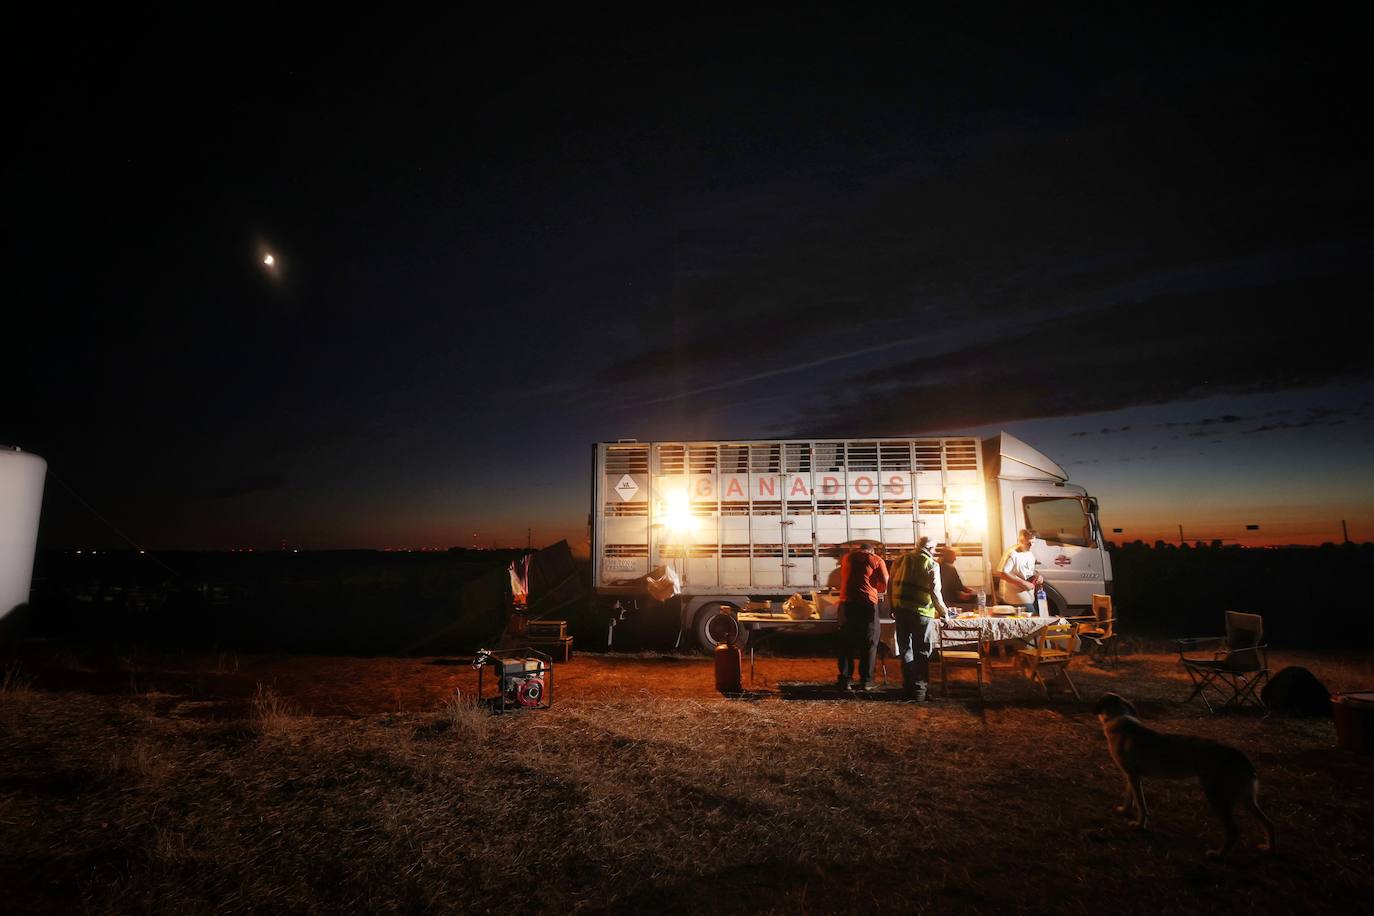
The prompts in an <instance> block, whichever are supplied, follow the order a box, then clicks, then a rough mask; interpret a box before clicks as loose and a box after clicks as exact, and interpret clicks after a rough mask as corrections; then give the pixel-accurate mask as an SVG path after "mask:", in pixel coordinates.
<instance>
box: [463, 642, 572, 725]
mask: <svg viewBox="0 0 1374 916" xmlns="http://www.w3.org/2000/svg"><path fill="white" fill-rule="evenodd" d="M472 667H474V668H476V669H477V701H478V702H479V703H487V704H489V705H490V706H491V708H492V710H493V711H495V712H505V711H506V710H508V709H548V708H549V707H550V706H552V705H553V659H551V658H549V656H547V655H545V654H544V653H543V652H540V651H538V650H536V649H481V650H479V651H478V653H477V655H476V656H475V657H474V658H473V659H472ZM489 669H490V670H491V672H492V674H491V677H493V678H495V681H496V692H495V693H494V694H493V695H491V696H487V695H485V693H484V686H485V684H484V681H485V680H486V679H487V671H488V670H489Z"/></svg>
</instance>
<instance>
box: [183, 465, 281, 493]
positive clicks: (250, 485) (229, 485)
mask: <svg viewBox="0 0 1374 916" xmlns="http://www.w3.org/2000/svg"><path fill="white" fill-rule="evenodd" d="M285 486H286V475H285V474H279V473H275V472H272V471H259V472H255V473H252V474H244V475H242V476H239V477H233V478H229V479H226V480H223V481H221V482H220V483H219V484H217V485H216V486H214V487H212V488H210V489H209V490H206V491H204V493H203V494H202V495H203V496H205V497H208V498H210V499H239V498H241V497H244V496H249V495H252V494H254V493H269V492H271V491H273V490H280V489H282V488H283V487H285Z"/></svg>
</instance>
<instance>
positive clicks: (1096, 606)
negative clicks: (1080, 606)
mask: <svg viewBox="0 0 1374 916" xmlns="http://www.w3.org/2000/svg"><path fill="white" fill-rule="evenodd" d="M1065 619H1067V620H1070V621H1072V622H1074V623H1076V624H1078V640H1079V642H1080V644H1082V645H1086V646H1087V647H1088V653H1087V654H1088V658H1090V659H1092V660H1093V661H1095V662H1097V663H1098V664H1101V663H1103V662H1105V661H1107V659H1111V661H1112V663H1113V664H1115V663H1116V662H1118V661H1120V660H1121V657H1120V656H1119V655H1118V654H1117V639H1116V614H1115V613H1114V612H1113V611H1112V596H1111V595H1093V613H1092V616H1091V617H1068V618H1065Z"/></svg>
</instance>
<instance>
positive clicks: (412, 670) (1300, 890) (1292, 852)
mask: <svg viewBox="0 0 1374 916" xmlns="http://www.w3.org/2000/svg"><path fill="white" fill-rule="evenodd" d="M1271 660H1272V663H1273V667H1274V669H1275V670H1277V669H1279V668H1282V667H1284V666H1286V665H1290V664H1301V665H1304V666H1306V667H1309V668H1310V669H1311V670H1312V671H1313V672H1314V673H1316V674H1317V675H1318V677H1320V678H1322V680H1323V681H1324V682H1325V683H1326V685H1327V686H1328V687H1329V688H1331V689H1332V690H1350V689H1360V688H1363V689H1368V688H1371V687H1374V655H1371V654H1370V653H1349V652H1347V653H1303V654H1298V653H1276V654H1275V655H1274V656H1273V657H1272V659H1271ZM888 669H889V670H888V674H889V678H890V679H892V681H893V683H892V684H891V685H890V686H891V687H894V688H895V682H896V681H898V680H899V675H898V673H897V669H896V666H895V665H894V664H893V663H891V662H889V663H888ZM1073 675H1074V678H1075V680H1076V681H1077V683H1078V686H1079V689H1080V691H1081V692H1082V694H1083V699H1082V700H1081V701H1078V700H1075V699H1074V698H1073V697H1072V696H1070V695H1068V694H1067V693H1066V692H1063V691H1058V692H1056V693H1055V694H1053V695H1051V696H1048V697H1046V696H1043V695H1042V694H1041V693H1040V691H1039V690H1038V689H1037V688H1036V687H1034V686H1033V685H1031V684H1030V683H1029V682H1027V681H1026V680H1025V678H1023V677H1022V676H1021V675H1019V674H1017V673H1015V672H1011V671H998V672H996V673H995V674H994V676H993V679H992V683H991V685H990V687H989V689H988V691H987V696H986V699H985V700H984V701H980V700H979V699H978V697H977V694H976V692H975V691H974V690H973V689H972V684H971V683H970V681H969V680H968V677H969V675H968V674H966V673H960V675H959V676H958V678H957V680H956V681H955V682H954V683H952V684H951V687H950V693H951V697H950V699H948V700H944V699H937V700H936V701H934V702H931V703H928V704H924V705H919V706H918V705H911V704H904V703H900V702H896V700H897V692H896V690H895V689H888V690H883V691H879V692H877V693H875V694H870V695H861V696H854V697H846V696H842V695H840V694H839V693H838V692H836V691H834V690H833V689H832V688H831V687H830V686H829V685H830V684H831V683H832V682H833V678H834V662H833V661H831V660H829V659H826V658H814V657H794V656H790V655H788V656H782V655H774V654H768V655H761V656H760V657H758V658H756V660H755V671H754V677H753V679H752V680H751V679H750V676H749V672H748V668H747V660H746V671H745V687H746V691H747V692H746V694H745V695H744V696H743V697H740V698H734V699H727V698H722V697H721V696H720V695H719V694H718V693H716V691H715V689H714V683H713V677H712V667H711V661H710V660H709V659H706V658H704V657H697V656H691V655H670V654H657V653H642V654H638V655H636V654H614V655H611V654H600V655H590V654H580V655H578V656H576V657H575V658H574V659H573V660H572V661H571V662H568V663H566V664H557V665H556V668H555V683H554V703H553V708H552V709H549V710H541V711H531V712H521V713H517V714H513V715H507V716H502V717H492V716H489V715H487V714H486V713H485V712H484V711H482V710H481V709H480V708H478V707H476V706H474V705H473V704H472V703H471V699H472V697H473V696H474V694H475V688H476V673H475V672H474V671H473V670H472V669H471V668H470V667H469V666H468V664H467V659H465V658H414V659H400V658H333V657H330V658H325V657H292V656H247V655H244V656H238V655H232V654H223V655H215V656H206V655H195V654H177V655H164V656H154V655H147V654H126V655H123V656H113V655H108V654H106V655H100V654H94V653H90V652H87V651H84V650H80V649H54V650H48V651H43V652H37V653H33V654H31V655H29V656H28V657H26V658H24V659H23V660H22V665H21V667H20V668H19V669H10V670H9V672H8V674H7V677H6V682H5V689H4V692H3V694H0V848H4V849H6V850H7V854H6V856H5V857H3V859H0V885H3V886H4V887H6V888H7V893H8V894H9V897H10V900H11V902H14V903H17V904H18V905H19V910H20V911H46V912H59V911H61V912H70V911H71V910H73V909H80V910H87V911H96V912H135V911H166V910H168V909H178V910H181V911H184V912H223V911H240V910H262V909H270V910H287V909H289V910H292V911H301V912H326V911H327V912H340V911H344V912H378V911H381V912H415V911H450V910H452V911H472V912H490V911H493V910H503V911H505V910H509V909H512V908H515V909H531V908H537V909H543V910H556V911H584V912H602V911H615V912H643V911H698V912H700V911H706V912H740V911H749V912H840V911H847V912H853V911H856V910H857V911H860V912H868V911H877V910H883V909H914V910H919V909H934V908H939V909H941V910H956V911H965V912H1005V911H1017V912H1066V911H1067V912H1087V911H1090V910H1091V911H1104V910H1110V911H1115V912H1152V913H1153V912H1158V911H1161V910H1163V909H1172V910H1184V911H1201V910H1204V909H1207V910H1215V909H1222V910H1233V909H1253V910H1262V911H1270V910H1278V909H1289V908H1293V909H1303V910H1324V909H1329V910H1333V911H1334V910H1349V909H1352V908H1357V907H1362V906H1366V905H1367V901H1368V900H1369V899H1371V895H1374V831H1371V830H1369V828H1368V825H1369V823H1370V821H1371V819H1374V758H1362V757H1357V756H1355V755H1353V754H1351V753H1349V752H1346V751H1342V750H1339V749H1338V748H1337V747H1336V745H1335V735H1334V729H1333V726H1332V724H1331V722H1330V720H1299V719H1287V718H1282V717H1278V716H1275V717H1270V718H1262V717H1260V716H1257V715H1253V714H1245V713H1242V714H1225V715H1217V716H1212V715H1209V714H1208V713H1207V712H1206V711H1205V710H1204V709H1203V708H1202V707H1201V706H1200V705H1198V704H1196V703H1193V704H1184V703H1182V700H1183V698H1184V697H1185V696H1186V695H1187V692H1188V690H1187V686H1188V685H1187V680H1186V677H1185V675H1184V674H1183V672H1182V671H1181V669H1180V668H1179V667H1178V665H1177V661H1176V659H1175V658H1174V657H1173V656H1170V655H1167V654H1164V653H1157V654H1138V655H1132V656H1129V657H1127V658H1123V659H1122V662H1121V664H1120V665H1119V666H1117V667H1115V668H1107V669H1103V668H1098V667H1096V666H1093V665H1090V664H1086V663H1075V666H1074V669H1073ZM1107 690H1112V691H1115V692H1118V693H1122V694H1123V695H1126V696H1128V697H1130V698H1131V699H1132V700H1134V701H1136V702H1137V704H1138V705H1139V706H1140V708H1141V712H1142V715H1143V717H1144V718H1145V719H1146V720H1147V722H1149V723H1150V724H1152V725H1153V726H1155V727H1157V728H1160V729H1162V730H1166V731H1173V732H1182V733H1189V734H1196V735H1203V736H1207V737H1211V738H1215V739H1217V740H1222V741H1225V742H1226V743H1228V744H1232V745H1235V746H1237V747H1239V748H1241V749H1242V750H1244V751H1245V752H1246V753H1247V754H1248V755H1249V756H1250V758H1251V759H1252V760H1253V761H1254V763H1255V765H1256V767H1257V769H1258V771H1259V773H1260V778H1261V781H1262V786H1263V788H1262V791H1261V801H1262V803H1263V804H1264V806H1265V808H1266V810H1267V811H1268V813H1269V814H1270V816H1271V817H1273V819H1274V820H1275V821H1276V822H1277V824H1278V826H1279V834H1278V848H1277V850H1276V851H1275V852H1274V853H1272V854H1269V855H1264V854H1262V853H1260V852H1258V851H1256V850H1255V849H1254V848H1253V846H1254V843H1255V842H1256V841H1257V839H1258V834H1257V832H1256V830H1255V828H1254V825H1253V824H1252V823H1249V822H1248V821H1245V820H1244V819H1243V816H1242V821H1241V823H1242V828H1243V830H1244V831H1245V846H1244V848H1238V849H1237V851H1236V852H1235V853H1234V855H1233V856H1232V857H1231V858H1230V860H1229V861H1227V862H1225V863H1215V862H1211V861H1208V860H1206V859H1204V857H1203V855H1202V853H1203V850H1204V849H1205V848H1206V847H1207V846H1208V845H1210V844H1211V842H1212V841H1213V840H1215V838H1216V836H1217V834H1218V830H1217V827H1216V824H1215V821H1214V820H1213V819H1212V818H1211V816H1210V814H1209V813H1208V812H1207V810H1206V806H1205V802H1204V801H1203V799H1202V795H1201V791H1200V789H1199V788H1198V787H1197V786H1196V785H1195V784H1193V783H1190V782H1177V783H1168V782H1161V783H1157V784H1155V785H1152V786H1151V787H1150V799H1151V802H1152V805H1153V814H1154V816H1155V820H1154V823H1153V825H1152V828H1151V830H1150V831H1148V832H1145V833H1140V832H1137V831H1133V830H1130V829H1129V828H1128V827H1127V826H1126V825H1125V823H1124V820H1123V819H1122V818H1121V817H1119V816H1118V815H1115V814H1114V813H1113V812H1112V810H1111V808H1112V805H1114V804H1115V803H1117V801H1118V800H1119V798H1118V796H1119V792H1120V781H1119V778H1118V777H1117V776H1116V774H1115V771H1114V769H1113V768H1112V767H1111V764H1110V762H1109V760H1108V759H1107V754H1106V751H1105V744H1104V741H1103V739H1102V736H1101V731H1100V729H1099V728H1098V726H1097V723H1096V721H1095V720H1094V719H1093V717H1092V715H1091V703H1092V701H1093V700H1094V699H1095V698H1096V697H1097V696H1098V695H1100V694H1101V693H1102V692H1104V691H1107ZM937 696H938V692H937Z"/></svg>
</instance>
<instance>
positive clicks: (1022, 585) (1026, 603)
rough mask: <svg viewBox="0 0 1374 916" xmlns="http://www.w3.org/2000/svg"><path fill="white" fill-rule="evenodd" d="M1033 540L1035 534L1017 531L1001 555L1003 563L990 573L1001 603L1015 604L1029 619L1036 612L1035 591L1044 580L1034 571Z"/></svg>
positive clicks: (1031, 530) (1025, 529)
mask: <svg viewBox="0 0 1374 916" xmlns="http://www.w3.org/2000/svg"><path fill="white" fill-rule="evenodd" d="M1035 537H1036V534H1035V531H1034V530H1033V529H1030V528H1022V529H1021V530H1020V531H1019V532H1017V535H1016V543H1015V544H1013V545H1011V546H1010V547H1008V548H1007V551H1006V553H1004V554H1002V562H1000V563H998V564H997V570H996V572H994V573H993V576H995V577H996V578H997V594H998V596H999V597H1000V598H1001V599H1002V603H1003V604H1011V605H1015V606H1017V607H1019V608H1021V609H1022V610H1023V611H1025V612H1026V613H1027V614H1029V615H1031V616H1032V617H1033V616H1035V613H1036V607H1035V590H1036V589H1037V588H1039V587H1040V584H1041V583H1042V582H1044V581H1045V579H1044V577H1043V576H1041V575H1040V574H1039V573H1038V572H1036V571H1035V554H1033V553H1031V541H1032V540H1034V539H1035Z"/></svg>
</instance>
